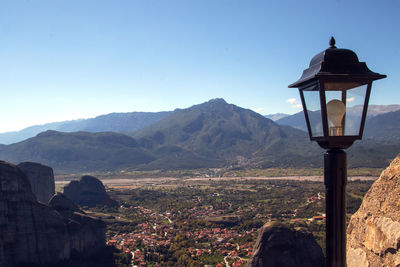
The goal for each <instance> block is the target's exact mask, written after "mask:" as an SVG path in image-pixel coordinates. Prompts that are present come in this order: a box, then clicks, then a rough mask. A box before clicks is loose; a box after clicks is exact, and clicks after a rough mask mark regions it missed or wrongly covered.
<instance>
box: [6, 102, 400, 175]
mask: <svg viewBox="0 0 400 267" xmlns="http://www.w3.org/2000/svg"><path fill="white" fill-rule="evenodd" d="M399 112H400V111H399ZM390 114H391V113H384V114H381V115H377V116H375V117H373V118H371V120H372V119H374V120H375V121H376V122H374V121H373V123H377V124H378V125H379V124H380V120H384V121H386V124H381V125H387V126H388V127H391V128H390V129H391V131H388V132H390V135H392V136H395V135H396V132H398V131H399V130H400V129H398V127H397V128H396V127H393V123H390V121H391V120H392V119H394V120H396V119H397V116H398V115H396V114H395V115H394V116H392V115H390ZM135 115H136V117H134V116H131V114H130V113H127V114H120V113H119V114H109V115H105V116H103V117H101V116H100V118H101V120H102V121H103V123H102V124H101V123H99V124H98V126H96V127H97V128H96V127H95V125H96V123H94V122H95V121H96V120H99V117H97V118H95V119H93V120H92V121H91V123H92V125H91V128H90V127H89V126H88V125H90V124H88V123H87V122H86V123H85V124H83V125H86V127H87V128H86V131H78V132H70V133H67V132H59V131H54V130H48V131H45V132H42V133H40V134H38V135H36V136H35V137H31V138H29V139H27V140H24V141H21V142H17V143H13V144H10V145H0V159H1V160H5V161H9V162H12V163H19V162H22V161H35V162H40V163H42V164H45V165H49V166H52V167H53V168H54V169H55V171H56V172H67V173H73V172H93V171H116V170H155V169H186V168H190V169H194V168H214V167H227V168H237V167H239V168H243V167H257V168H265V167H320V166H322V164H323V162H322V157H321V154H322V153H323V150H322V149H321V148H319V147H318V146H317V145H316V144H315V142H310V141H309V138H308V134H307V133H306V132H304V131H302V130H299V129H296V128H293V127H291V126H286V125H279V124H278V123H276V122H274V121H272V120H270V119H267V118H265V117H264V116H262V115H260V114H258V113H255V112H253V111H251V110H249V109H244V108H241V107H238V106H235V105H232V104H228V103H226V102H225V101H224V100H223V99H213V100H210V101H208V102H205V103H202V104H199V105H194V106H192V107H190V108H187V109H177V110H175V111H173V112H163V113H141V114H137V113H136V114H135ZM112 116H114V118H113V119H112ZM144 116H147V117H148V118H150V119H149V120H148V121H146V120H145V119H143V118H144ZM386 116H389V117H386ZM391 116H392V117H391ZM124 118H125V121H126V123H121V121H122V120H123V119H124ZM138 118H142V125H145V126H143V127H138V125H139V123H138V121H139V119H138ZM101 120H100V121H101ZM150 120H152V122H149V121H150ZM79 123H82V121H80V122H79ZM130 124H133V125H130ZM75 125H77V124H75ZM99 125H103V126H101V127H100V126H99ZM367 125H368V124H367ZM59 126H60V125H59ZM119 126H120V127H119ZM396 126H397V125H396ZM63 127H65V126H63ZM71 127H72V126H71ZM138 128H139V129H138ZM70 129H72V128H70ZM89 129H90V130H91V131H95V129H98V130H102V129H106V130H109V131H104V132H89ZM134 129H138V130H134ZM367 129H368V128H366V131H367ZM374 129H375V128H374ZM79 130H80V129H79ZM110 130H114V131H117V130H118V131H121V132H123V133H121V132H120V133H117V132H112V131H110ZM368 131H372V130H368ZM380 131H384V129H383V127H381V129H380ZM376 134H377V135H379V134H380V133H376ZM371 136H373V135H371ZM397 136H398V135H397ZM399 150H400V141H398V139H395V138H393V141H392V140H389V139H385V138H383V139H379V138H366V140H365V141H363V142H358V143H356V144H355V145H353V147H352V148H351V149H350V150H349V164H350V166H357V167H362V166H364V167H381V166H385V165H386V164H387V161H388V160H390V159H392V158H393V157H394V156H395V155H396V154H397V153H398V151H399Z"/></svg>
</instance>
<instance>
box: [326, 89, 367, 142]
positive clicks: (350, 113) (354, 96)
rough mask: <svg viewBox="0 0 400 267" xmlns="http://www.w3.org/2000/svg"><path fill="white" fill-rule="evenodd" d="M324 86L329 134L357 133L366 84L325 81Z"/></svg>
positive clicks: (355, 134) (352, 134)
mask: <svg viewBox="0 0 400 267" xmlns="http://www.w3.org/2000/svg"><path fill="white" fill-rule="evenodd" d="M324 86H325V89H326V91H325V98H326V106H327V116H328V127H329V135H330V136H357V135H359V134H360V126H361V120H362V114H363V110H364V102H365V97H366V93H367V87H368V85H367V84H364V85H361V84H360V83H354V82H353V83H325V84H324ZM340 102H341V103H340Z"/></svg>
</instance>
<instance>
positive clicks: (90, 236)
mask: <svg viewBox="0 0 400 267" xmlns="http://www.w3.org/2000/svg"><path fill="white" fill-rule="evenodd" d="M69 214H70V215H71V216H70V217H68V216H66V215H65V214H60V213H59V212H58V211H57V210H56V209H54V208H52V207H50V206H48V205H44V204H41V203H39V202H38V201H37V200H36V197H35V195H34V194H33V193H32V188H31V185H30V183H29V181H28V179H27V177H26V175H25V174H24V173H23V172H22V170H21V169H19V168H18V167H17V166H15V165H11V164H9V163H6V162H3V161H0V266H2V267H3V266H6V267H8V266H10V267H14V266H26V265H29V264H36V265H38V266H49V265H51V264H53V265H54V264H56V263H58V262H60V261H63V260H67V259H69V258H70V257H71V255H72V254H73V253H86V251H85V250H88V249H90V251H91V252H95V250H96V249H97V248H98V247H101V246H103V247H104V245H105V238H104V235H105V225H104V223H103V222H101V221H99V220H96V219H93V218H89V217H88V216H86V215H85V214H81V213H79V212H78V211H74V212H72V213H71V212H70V213H69ZM94 244H95V246H94V247H93V249H92V248H91V246H93V245H94Z"/></svg>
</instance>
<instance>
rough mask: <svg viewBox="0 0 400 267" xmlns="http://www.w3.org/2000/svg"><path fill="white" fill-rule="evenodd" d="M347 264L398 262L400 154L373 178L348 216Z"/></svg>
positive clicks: (393, 263)
mask: <svg viewBox="0 0 400 267" xmlns="http://www.w3.org/2000/svg"><path fill="white" fill-rule="evenodd" d="M347 266H348V267H352V266H357V267H362V266H369V267H375V266H400V155H398V156H397V157H396V158H395V159H394V160H393V161H392V163H391V164H390V166H389V167H388V168H387V169H386V170H384V171H383V172H382V174H381V176H380V177H379V179H378V180H376V181H375V182H374V184H373V185H372V186H371V188H370V189H369V191H368V192H367V194H366V195H365V197H364V199H363V202H362V204H361V206H360V208H359V210H358V211H357V212H356V213H354V214H353V216H352V217H351V219H350V222H349V225H348V227H347Z"/></svg>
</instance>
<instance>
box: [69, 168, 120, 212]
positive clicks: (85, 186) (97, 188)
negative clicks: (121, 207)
mask: <svg viewBox="0 0 400 267" xmlns="http://www.w3.org/2000/svg"><path fill="white" fill-rule="evenodd" d="M64 194H65V195H66V196H67V197H68V198H69V199H71V200H72V201H74V202H75V203H76V204H78V205H80V206H88V207H95V206H97V205H101V206H103V205H107V206H117V205H118V203H117V202H116V201H115V200H113V199H111V198H110V197H109V196H108V194H107V192H106V189H105V188H104V185H103V183H102V182H101V181H100V180H99V179H97V178H96V177H93V176H89V175H85V176H82V177H81V179H80V180H79V181H71V182H70V183H69V184H67V185H66V186H64Z"/></svg>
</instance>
